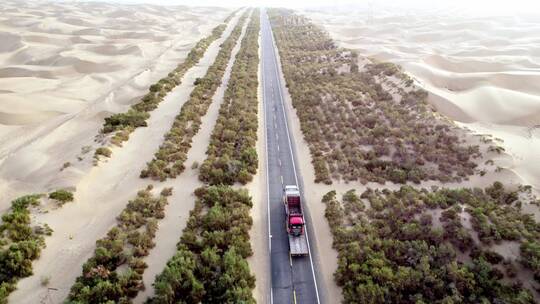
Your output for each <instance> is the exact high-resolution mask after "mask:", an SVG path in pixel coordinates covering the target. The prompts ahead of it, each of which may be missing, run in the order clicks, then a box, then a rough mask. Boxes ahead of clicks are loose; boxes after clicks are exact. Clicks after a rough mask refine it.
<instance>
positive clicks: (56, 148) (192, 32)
mask: <svg viewBox="0 0 540 304" xmlns="http://www.w3.org/2000/svg"><path fill="white" fill-rule="evenodd" d="M0 11H1V12H2V14H0V41H2V43H1V44H0V88H1V89H0V212H2V211H4V210H5V209H6V208H7V207H8V206H9V201H10V200H11V199H12V198H14V197H15V196H18V195H20V194H23V193H28V192H44V191H47V190H50V189H54V188H58V187H73V186H75V185H76V184H77V182H78V181H79V180H80V179H81V178H82V176H84V175H85V174H86V173H87V172H88V171H89V170H90V168H91V167H92V157H91V156H92V155H91V153H88V154H85V155H81V148H82V147H83V146H94V147H95V146H96V145H97V144H96V143H95V142H94V136H95V135H96V134H97V131H98V129H99V128H100V127H101V125H102V122H103V117H105V116H107V115H109V114H110V113H111V112H120V111H124V110H126V109H127V108H128V106H129V105H130V104H132V103H134V102H136V101H138V98H139V97H140V96H142V95H143V94H144V93H145V92H146V91H147V89H148V86H149V85H150V84H152V83H154V82H155V81H157V80H158V79H160V78H161V77H163V76H165V75H167V73H168V72H169V71H171V70H172V69H173V68H174V67H175V66H176V65H177V64H178V63H179V62H181V61H182V60H183V59H184V58H185V56H186V54H187V52H188V51H189V50H190V49H191V47H192V46H193V45H194V44H195V43H196V42H197V41H198V40H199V39H200V38H202V37H204V36H206V35H208V34H209V33H210V31H211V30H212V28H214V27H215V26H216V25H217V24H219V23H220V22H222V21H223V19H224V18H225V17H226V16H227V15H228V14H229V13H230V12H231V9H216V8H187V7H180V6H172V7H160V6H154V5H121V4H106V3H98V2H95V3H76V2H62V3H59V2H53V3H50V2H47V1H12V0H7V1H2V3H1V4H0ZM158 138H161V134H159V136H158ZM78 156H81V158H82V159H83V160H82V161H80V160H78V158H77V157H78ZM145 161H146V160H145ZM66 162H70V163H71V166H70V167H69V168H67V169H66V170H63V171H62V172H60V168H61V167H62V165H63V164H64V163H66Z"/></svg>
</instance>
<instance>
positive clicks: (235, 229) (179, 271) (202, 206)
mask: <svg viewBox="0 0 540 304" xmlns="http://www.w3.org/2000/svg"><path fill="white" fill-rule="evenodd" d="M195 194H196V196H197V201H196V203H195V208H194V210H192V211H191V213H190V217H189V219H188V222H187V226H186V228H185V229H184V232H183V234H182V238H181V240H180V242H179V243H178V245H177V247H178V249H177V252H176V254H175V255H174V256H173V257H172V258H171V259H170V260H169V261H168V262H167V266H166V267H165V269H164V270H163V272H162V273H161V274H159V275H158V276H157V277H156V281H155V283H154V287H155V296H154V297H153V298H151V299H149V300H148V303H255V300H254V299H253V296H252V291H253V288H254V287H255V277H254V276H253V275H252V274H251V273H250V270H249V266H248V263H247V261H246V258H247V257H249V256H251V255H252V249H251V245H250V242H249V230H250V229H251V226H252V219H251V216H250V208H251V207H252V204H253V203H252V201H251V197H250V196H249V194H248V193H247V191H246V190H235V189H233V188H231V187H230V186H225V185H219V186H210V187H202V188H199V189H197V190H196V191H195Z"/></svg>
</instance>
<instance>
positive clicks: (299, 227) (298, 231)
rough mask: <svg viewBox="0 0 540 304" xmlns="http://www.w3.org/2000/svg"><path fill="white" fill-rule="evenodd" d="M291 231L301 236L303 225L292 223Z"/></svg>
mask: <svg viewBox="0 0 540 304" xmlns="http://www.w3.org/2000/svg"><path fill="white" fill-rule="evenodd" d="M291 231H292V234H293V235H294V236H299V235H300V234H302V225H292V229H291Z"/></svg>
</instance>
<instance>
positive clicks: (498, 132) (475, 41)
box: [303, 4, 540, 193]
mask: <svg viewBox="0 0 540 304" xmlns="http://www.w3.org/2000/svg"><path fill="white" fill-rule="evenodd" d="M370 12H371V13H370ZM303 13H304V14H306V15H307V16H308V17H310V18H312V19H313V20H314V21H315V23H317V24H319V25H322V26H323V27H324V28H325V29H326V30H327V31H328V32H329V34H330V35H331V36H332V38H333V39H334V40H335V41H336V42H337V43H338V44H339V45H340V46H343V47H347V48H351V49H355V50H357V51H358V53H359V54H360V55H363V56H367V57H371V58H374V59H376V60H382V61H391V62H394V63H397V64H399V65H401V66H402V67H403V69H404V71H406V72H407V73H408V74H409V75H411V76H412V77H413V78H414V79H415V80H416V83H417V84H418V85H420V86H422V87H423V88H424V89H426V90H427V91H428V92H430V98H429V101H430V102H431V103H432V104H433V105H434V106H435V108H436V109H437V110H438V111H439V112H440V113H442V114H444V115H446V116H447V117H449V118H451V119H452V120H454V121H455V122H456V124H457V125H459V126H461V127H463V128H467V129H470V130H471V131H472V132H473V133H476V134H490V135H493V136H494V137H496V138H500V139H502V140H503V142H502V143H500V142H497V143H498V144H499V145H501V146H503V147H504V148H505V149H506V151H507V154H508V155H509V156H510V157H509V158H505V159H504V161H502V162H500V163H498V165H499V166H501V167H503V168H505V169H508V170H510V171H512V173H513V175H515V176H514V177H516V178H517V179H513V178H512V179H511V180H513V181H514V180H515V182H520V183H523V184H530V185H532V186H533V188H534V189H535V190H536V192H537V193H538V191H539V190H540V156H539V155H538V153H535V151H538V150H539V148H540V132H539V131H536V130H531V127H533V126H535V125H538V124H540V35H539V33H540V21H539V20H540V18H539V17H540V15H539V14H540V12H530V15H523V14H514V15H512V16H510V15H508V16H501V15H500V14H499V15H489V14H487V13H486V14H485V15H479V14H477V13H471V12H469V11H467V10H466V9H464V8H462V9H460V8H454V9H453V10H452V11H445V10H436V9H431V10H430V9H426V10H423V11H422V10H414V11H413V10H401V9H399V7H393V8H392V7H388V6H387V7H385V6H383V5H377V4H375V5H374V6H373V7H372V8H371V10H370V9H369V8H367V9H366V8H364V9H348V10H332V11H331V10H325V12H324V13H323V11H322V10H309V11H304V12H303ZM534 14H536V15H534Z"/></svg>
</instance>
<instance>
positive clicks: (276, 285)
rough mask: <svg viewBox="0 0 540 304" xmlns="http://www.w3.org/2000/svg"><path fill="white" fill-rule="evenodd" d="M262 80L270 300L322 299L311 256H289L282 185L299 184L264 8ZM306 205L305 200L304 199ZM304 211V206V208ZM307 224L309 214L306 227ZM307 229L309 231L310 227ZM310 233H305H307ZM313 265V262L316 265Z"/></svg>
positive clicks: (306, 301)
mask: <svg viewBox="0 0 540 304" xmlns="http://www.w3.org/2000/svg"><path fill="white" fill-rule="evenodd" d="M261 36H262V38H261V50H262V82H263V102H264V118H265V132H266V134H265V135H266V147H267V148H266V149H267V151H266V153H267V162H268V163H267V168H268V172H267V174H268V176H267V179H268V201H267V203H268V225H269V232H270V236H269V240H270V241H269V246H270V263H271V272H272V280H271V296H270V298H271V302H273V303H280V304H281V303H302V304H303V303H306V304H313V303H321V302H322V301H321V299H320V297H319V290H318V287H317V280H316V272H317V269H316V268H315V267H314V264H313V261H312V254H313V248H312V247H311V245H312V244H311V243H310V251H311V253H310V256H306V257H294V258H291V257H290V256H289V241H288V236H287V232H286V230H285V229H286V228H285V210H284V206H283V202H282V191H283V186H284V185H299V188H300V191H302V189H301V186H302V182H301V178H300V176H298V174H297V169H296V164H295V158H294V152H293V148H291V146H292V142H291V140H293V139H292V138H291V137H290V136H291V135H290V134H289V130H288V126H287V119H286V113H285V107H284V105H283V100H284V99H283V95H282V94H283V93H282V86H281V85H282V84H281V81H280V77H279V74H278V64H279V63H278V60H277V57H276V49H275V47H274V42H273V37H272V29H271V26H270V23H269V20H268V17H267V14H266V12H265V10H262V11H261ZM304 205H305V201H304ZM304 213H306V208H304ZM306 228H307V229H308V230H309V228H310V221H309V217H308V218H307V227H306ZM309 232H310V231H309ZM309 236H310V235H309V234H308V237H309ZM315 266H316V265H315Z"/></svg>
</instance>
